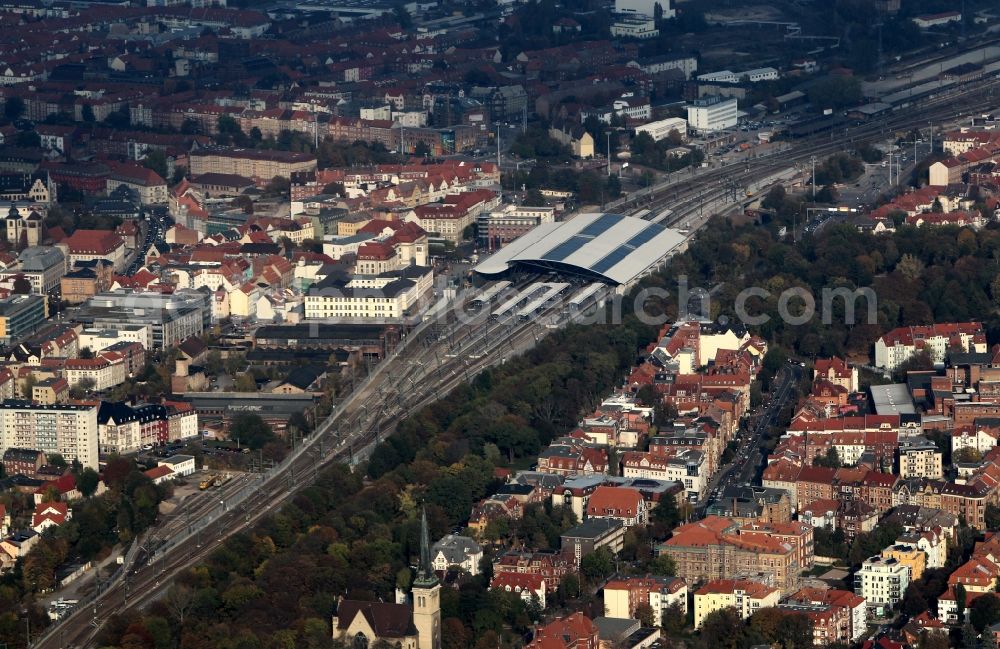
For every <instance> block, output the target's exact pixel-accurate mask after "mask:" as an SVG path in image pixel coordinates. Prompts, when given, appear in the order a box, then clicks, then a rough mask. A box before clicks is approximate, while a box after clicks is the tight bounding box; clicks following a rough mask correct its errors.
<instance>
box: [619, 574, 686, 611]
mask: <svg viewBox="0 0 1000 649" xmlns="http://www.w3.org/2000/svg"><path fill="white" fill-rule="evenodd" d="M687 597H688V587H687V584H686V583H684V580H683V579H678V578H677V577H651V576H647V577H621V578H612V579H611V581H609V582H608V583H606V584H605V585H604V615H606V616H607V617H617V618H626V617H635V616H636V609H638V608H639V606H640V605H642V604H648V605H649V606H650V608H652V609H653V614H654V617H655V619H657V620H659V619H662V617H663V613H664V612H665V611H666V610H667V609H668V608H670V607H671V606H677V607H678V608H679V609H680V610H681V612H682V613H684V614H685V615H686V614H687Z"/></svg>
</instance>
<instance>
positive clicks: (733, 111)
mask: <svg viewBox="0 0 1000 649" xmlns="http://www.w3.org/2000/svg"><path fill="white" fill-rule="evenodd" d="M738 120H739V111H738V109H737V103H736V100H735V99H732V98H730V99H725V98H722V97H705V98H703V99H696V100H695V101H693V102H692V103H691V104H690V105H689V106H688V107H687V121H688V126H689V127H691V128H692V129H693V130H695V131H698V132H704V133H711V132H713V131H721V130H724V129H727V128H734V127H735V126H736V123H737V122H738Z"/></svg>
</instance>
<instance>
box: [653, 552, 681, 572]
mask: <svg viewBox="0 0 1000 649" xmlns="http://www.w3.org/2000/svg"><path fill="white" fill-rule="evenodd" d="M649 572H651V573H652V574H654V575H661V576H664V577H673V576H674V575H676V574H677V563H676V562H675V561H674V560H673V558H672V557H671V556H670V555H669V554H666V553H664V554H661V555H660V556H658V557H656V558H655V559H653V560H652V561H650V562H649Z"/></svg>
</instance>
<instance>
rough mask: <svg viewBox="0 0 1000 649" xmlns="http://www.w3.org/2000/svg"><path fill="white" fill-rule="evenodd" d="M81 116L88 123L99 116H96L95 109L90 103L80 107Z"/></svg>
mask: <svg viewBox="0 0 1000 649" xmlns="http://www.w3.org/2000/svg"><path fill="white" fill-rule="evenodd" d="M80 117H82V118H83V121H85V122H87V123H88V124H90V123H93V122H95V121H97V118H96V117H95V116H94V109H93V108H92V107H91V106H90V104H84V105H83V108H81V109H80Z"/></svg>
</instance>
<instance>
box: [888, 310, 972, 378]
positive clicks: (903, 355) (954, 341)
mask: <svg viewBox="0 0 1000 649" xmlns="http://www.w3.org/2000/svg"><path fill="white" fill-rule="evenodd" d="M949 347H958V348H960V349H962V351H965V352H975V353H979V354H985V353H986V349H987V345H986V332H985V331H984V330H983V325H982V324H981V323H979V322H949V323H943V324H934V325H924V326H917V327H898V328H896V329H893V330H892V331H890V332H889V333H887V334H885V335H884V336H882V337H881V338H879V339H878V340H876V341H875V367H878V368H883V369H886V370H888V371H890V372H891V371H893V370H895V369H896V368H897V367H899V366H900V365H902V364H903V363H905V362H906V361H908V360H909V359H910V357H911V356H913V355H914V354H916V353H918V352H920V351H926V352H927V353H928V354H929V355H930V357H931V360H932V361H934V363H943V362H944V360H945V356H946V355H947V351H948V348H949Z"/></svg>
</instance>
